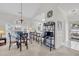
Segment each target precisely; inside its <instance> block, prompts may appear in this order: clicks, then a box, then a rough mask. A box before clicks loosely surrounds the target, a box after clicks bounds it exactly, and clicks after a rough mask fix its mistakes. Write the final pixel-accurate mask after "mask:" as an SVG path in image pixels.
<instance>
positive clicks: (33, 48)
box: [0, 41, 79, 56]
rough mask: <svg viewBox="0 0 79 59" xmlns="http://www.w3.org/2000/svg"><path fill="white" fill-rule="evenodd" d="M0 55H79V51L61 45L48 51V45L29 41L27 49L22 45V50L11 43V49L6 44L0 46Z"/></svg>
mask: <svg viewBox="0 0 79 59" xmlns="http://www.w3.org/2000/svg"><path fill="white" fill-rule="evenodd" d="M0 56H79V51H75V50H72V49H69V48H65V47H61V48H59V49H55V50H53V49H52V51H51V52H50V50H49V48H48V47H45V46H41V44H38V43H37V42H35V41H34V42H33V43H32V44H31V43H29V49H28V50H27V49H26V47H25V46H24V45H22V51H21V52H20V50H19V49H17V48H16V45H15V44H13V45H12V47H11V50H10V51H9V49H8V43H7V45H4V46H0Z"/></svg>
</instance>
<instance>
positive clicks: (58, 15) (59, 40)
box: [35, 5, 66, 48]
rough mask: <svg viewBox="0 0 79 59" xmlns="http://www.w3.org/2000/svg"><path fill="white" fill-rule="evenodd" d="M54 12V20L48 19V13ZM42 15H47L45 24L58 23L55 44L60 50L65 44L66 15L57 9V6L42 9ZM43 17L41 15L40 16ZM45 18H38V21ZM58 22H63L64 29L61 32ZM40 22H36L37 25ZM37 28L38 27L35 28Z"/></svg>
mask: <svg viewBox="0 0 79 59" xmlns="http://www.w3.org/2000/svg"><path fill="white" fill-rule="evenodd" d="M51 9H52V10H53V17H52V18H47V17H46V16H47V12H48V11H49V10H51ZM39 12H40V11H39ZM41 12H42V13H44V14H45V19H46V20H45V22H47V21H53V22H55V23H56V31H55V34H56V35H55V36H56V39H55V44H56V48H59V47H61V46H62V45H64V42H65V18H66V17H65V15H64V13H63V12H62V10H60V9H59V8H57V6H53V5H48V6H44V7H42V10H41ZM39 15H40V16H41V14H39ZM43 17H44V16H42V17H41V18H40V17H37V20H38V19H40V20H41V19H42V18H43ZM58 21H60V22H62V29H61V30H59V29H58V23H57V22H58ZM37 23H39V21H38V22H36V23H35V24H36V25H37ZM35 27H36V28H37V26H35Z"/></svg>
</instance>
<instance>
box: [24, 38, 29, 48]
mask: <svg viewBox="0 0 79 59" xmlns="http://www.w3.org/2000/svg"><path fill="white" fill-rule="evenodd" d="M25 46H26V49H28V42H27V39H26V41H25Z"/></svg>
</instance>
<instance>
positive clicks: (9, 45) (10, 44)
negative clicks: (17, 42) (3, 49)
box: [9, 42, 11, 50]
mask: <svg viewBox="0 0 79 59" xmlns="http://www.w3.org/2000/svg"><path fill="white" fill-rule="evenodd" d="M10 48H11V42H10V43H9V50H10Z"/></svg>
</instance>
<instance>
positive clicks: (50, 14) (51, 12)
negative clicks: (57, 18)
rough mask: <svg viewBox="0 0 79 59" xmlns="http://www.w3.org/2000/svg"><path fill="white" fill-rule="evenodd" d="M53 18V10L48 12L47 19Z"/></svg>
mask: <svg viewBox="0 0 79 59" xmlns="http://www.w3.org/2000/svg"><path fill="white" fill-rule="evenodd" d="M52 16H53V10H50V11H48V13H47V18H50V17H52Z"/></svg>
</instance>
